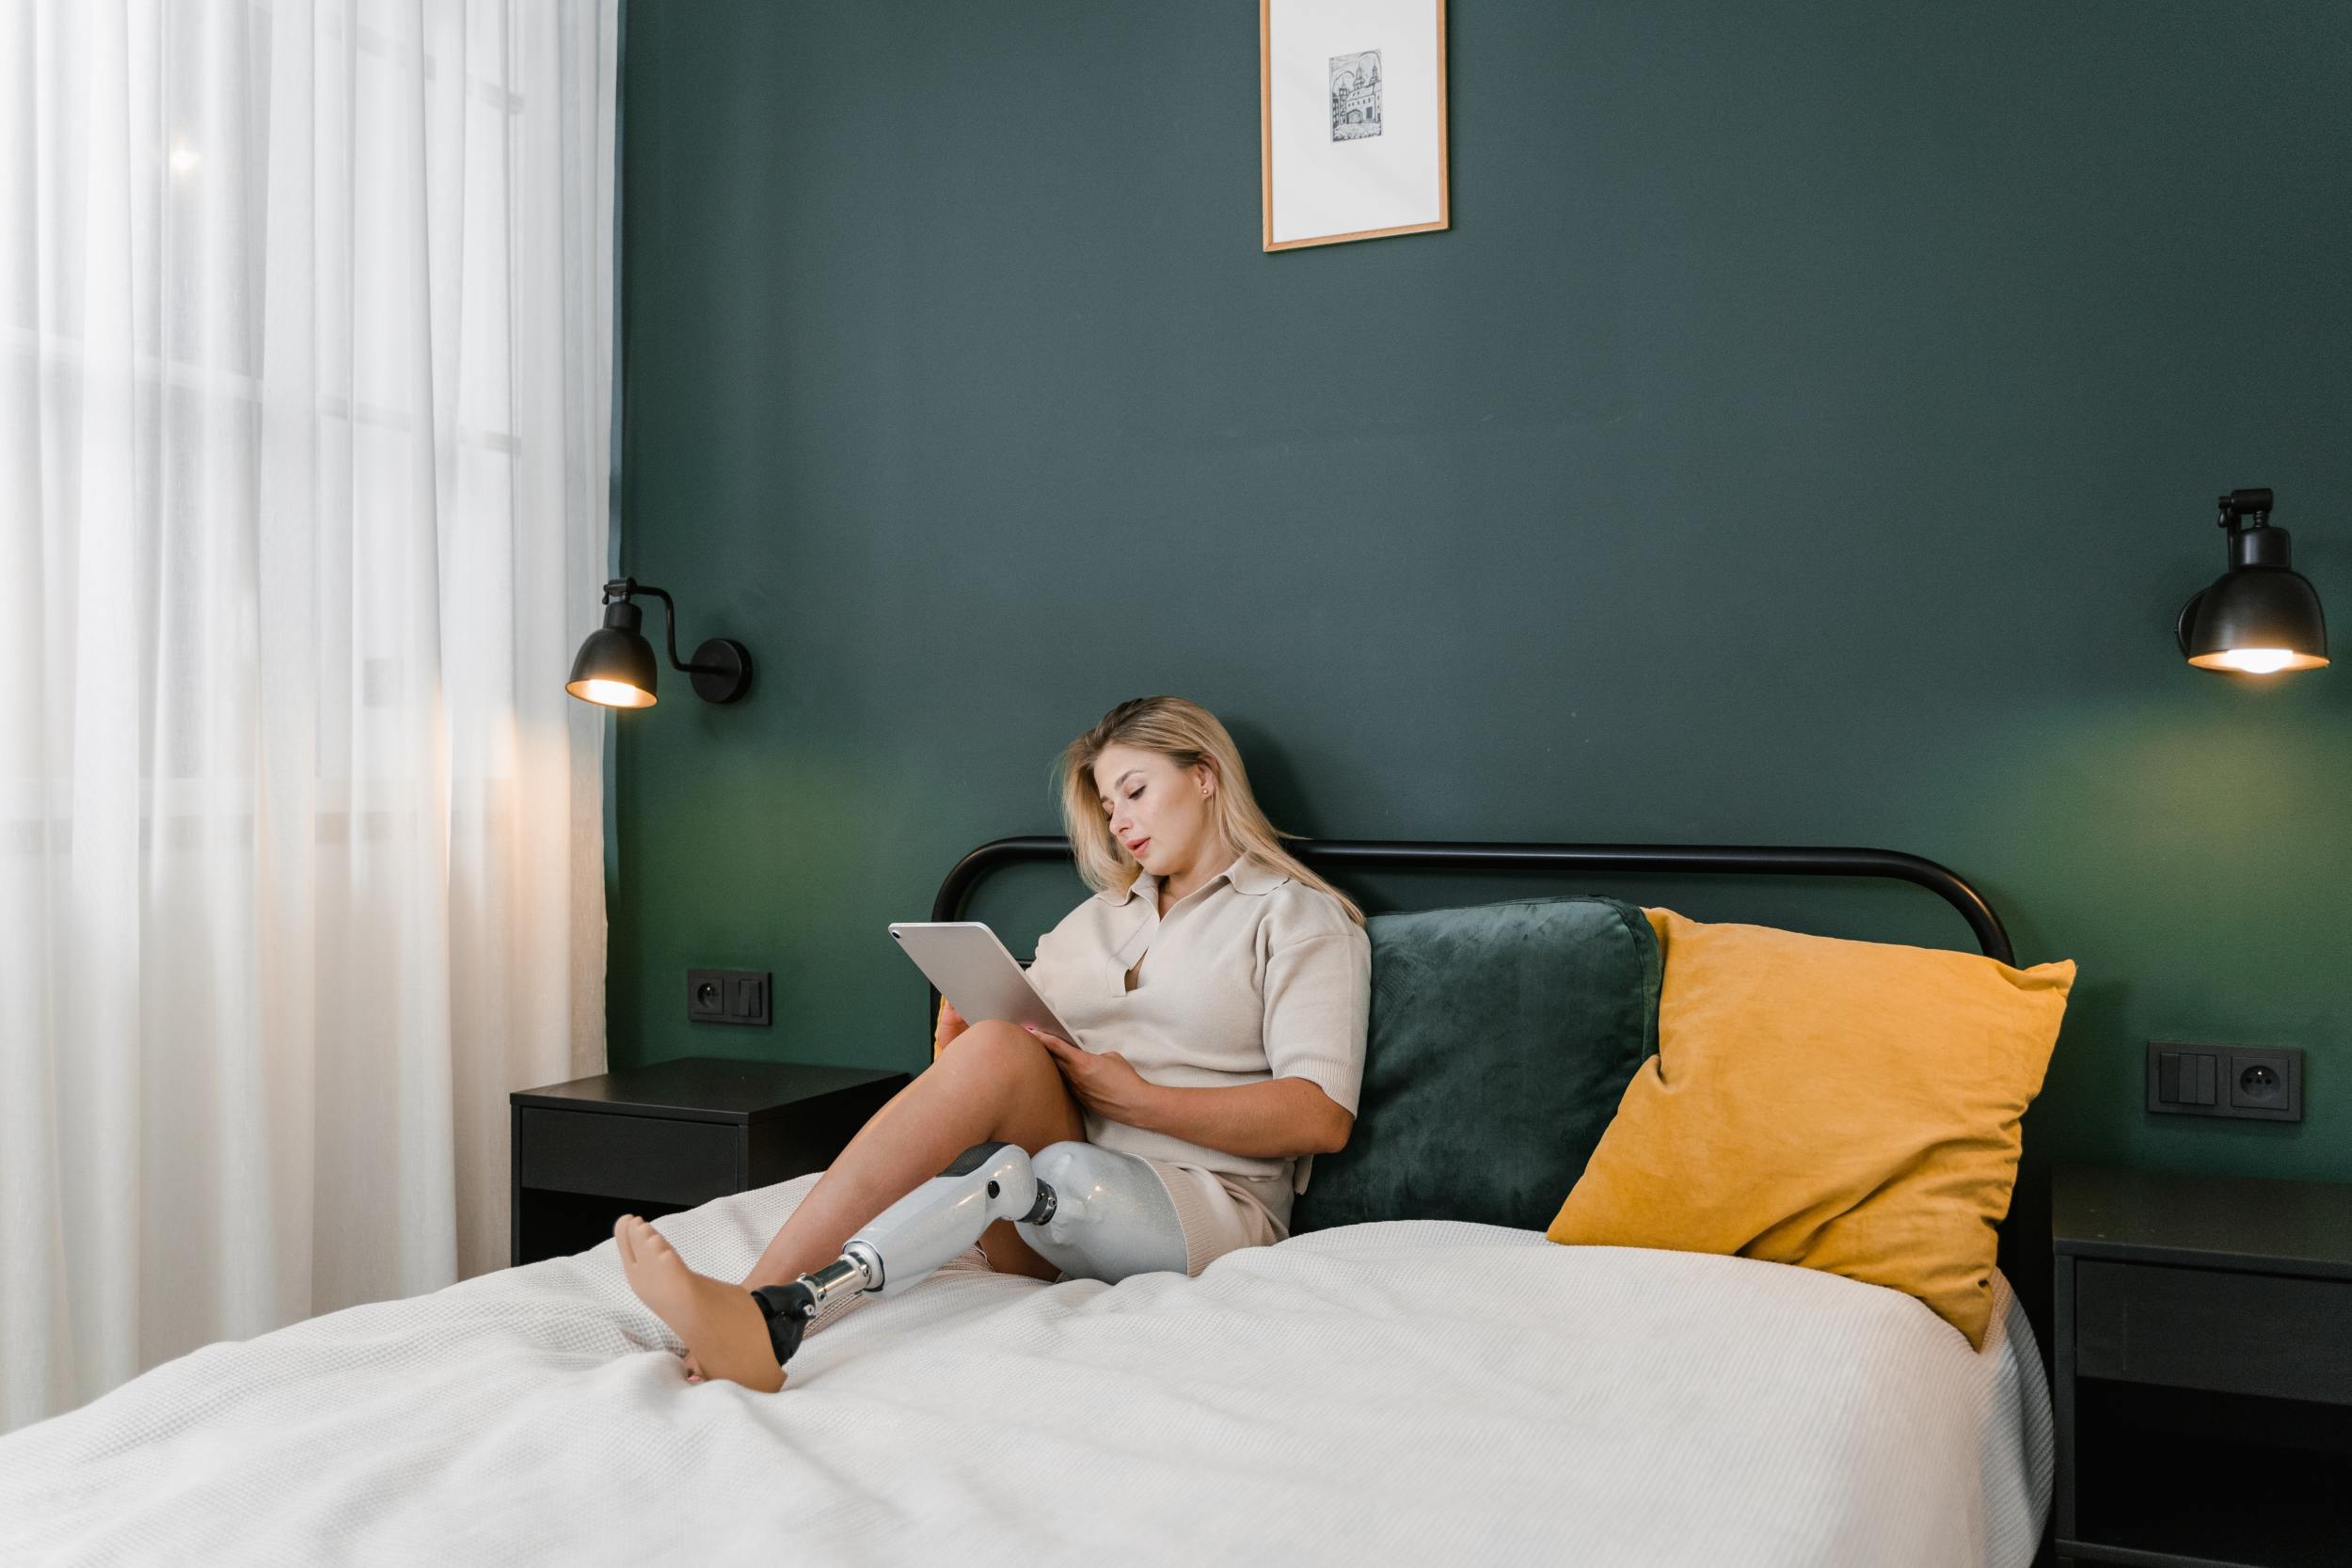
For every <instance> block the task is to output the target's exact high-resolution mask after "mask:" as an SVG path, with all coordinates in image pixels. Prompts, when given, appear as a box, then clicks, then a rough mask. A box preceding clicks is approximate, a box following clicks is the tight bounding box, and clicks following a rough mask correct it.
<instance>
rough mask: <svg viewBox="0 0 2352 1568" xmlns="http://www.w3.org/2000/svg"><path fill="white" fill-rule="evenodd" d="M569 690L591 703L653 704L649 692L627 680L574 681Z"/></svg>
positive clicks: (614, 705)
mask: <svg viewBox="0 0 2352 1568" xmlns="http://www.w3.org/2000/svg"><path fill="white" fill-rule="evenodd" d="M571 692H572V695H574V696H576V697H584V698H586V699H587V700H588V701H590V702H592V703H602V704H603V705H605V706H606V707H651V706H653V694H652V693H651V692H649V691H643V690H640V689H638V688H636V687H633V686H631V685H629V684H628V682H627V681H606V680H586V681H575V682H573V683H572V686H571Z"/></svg>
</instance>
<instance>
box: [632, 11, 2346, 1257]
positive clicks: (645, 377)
mask: <svg viewBox="0 0 2352 1568" xmlns="http://www.w3.org/2000/svg"><path fill="white" fill-rule="evenodd" d="M1661 12H1671V13H1673V14H1659V13H1661ZM1256 23H1257V17H1256V8H1255V6H1254V5H1252V4H1250V3H1249V0H1217V3H1216V4H1192V3H1187V4H1173V5H1171V4H1161V3H1146V0H1123V3H1117V4H1114V3H1109V0H1102V3H1094V4H1077V3H1068V4H1058V5H1049V4H1041V3H1036V0H989V3H987V4H972V3H969V0H955V3H947V0H939V3H930V4H884V3H880V0H875V3H868V4H860V5H849V6H844V5H837V4H836V5H788V6H787V5H771V4H752V3H742V4H716V3H711V4H687V3H682V0H659V3H649V0H637V3H636V4H634V5H632V6H631V7H630V8H629V9H628V47H627V55H626V70H625V79H624V82H623V91H624V94H625V112H626V117H627V119H626V126H627V132H626V151H625V166H624V180H625V186H624V189H625V223H626V230H625V234H624V241H623V252H624V277H623V284H624V289H625V291H626V292H625V296H624V314H625V321H626V342H625V345H624V355H625V366H626V380H625V387H624V398H625V403H624V409H623V426H624V455H623V464H624V473H623V485H624V505H625V521H624V530H625V531H624V542H623V547H622V554H623V559H624V562H625V563H626V565H627V568H628V570H629V571H631V572H633V573H634V574H636V575H637V576H638V577H640V578H644V579H645V580H649V581H652V582H656V583H660V584H661V585H663V586H665V587H667V588H669V589H671V590H672V591H673V592H674V593H675V594H676V595H677V596H678V599H679V602H680V604H681V606H682V608H683V611H684V617H685V623H684V624H685V632H686V636H687V638H688V640H689V641H690V644H691V641H694V640H699V639H700V638H703V637H706V636H711V635H716V634H720V633H726V634H731V635H735V636H738V637H740V638H742V639H743V640H744V641H747V642H748V643H749V644H750V645H751V647H752V649H753V651H754V653H755V656H756V657H757V659H758V663H759V684H758V687H757V689H756V690H755V693H754V695H753V697H752V698H751V699H750V700H749V701H748V702H746V703H745V704H743V705H740V706H738V707H734V708H715V707H710V706H707V705H703V704H700V703H697V702H696V701H694V700H693V699H692V698H691V697H690V696H688V695H687V694H686V692H685V689H684V683H683V682H682V681H680V680H677V679H675V677H673V678H672V681H671V682H670V684H669V685H666V686H665V692H666V693H667V694H666V695H665V697H664V700H663V702H662V704H661V705H660V707H658V708H656V709H654V710H653V711H651V712H648V713H643V714H637V715H631V716H628V717H624V718H618V719H615V720H614V721H612V722H614V723H615V724H616V725H617V726H618V728H619V731H620V735H621V741H620V754H619V759H618V767H617V788H618V792H619V800H618V807H617V811H616V820H617V824H618V828H617V832H618V844H617V855H616V862H617V881H616V883H615V886H614V888H613V890H612V989H611V1029H612V1059H613V1061H614V1062H615V1063H616V1064H625V1063H629V1062H635V1061H643V1060H648V1059H655V1058H660V1057H664V1056H671V1055H678V1054H685V1053H722V1054H759V1055H773V1056H778V1057H784V1058H789V1059H800V1060H830V1061H848V1062H865V1063H877V1064H890V1065H895V1066H903V1067H913V1066H914V1065H916V1064H917V1063H919V1062H921V1061H924V1060H926V1059H927V1056H928V1052H927V1047H926V1037H925V1035H924V1034H923V1032H922V1030H921V1027H920V1015H921V1011H922V997H923V990H922V984H921V979H920V976H919V975H917V974H915V973H914V970H913V968H912V967H911V966H909V965H908V964H907V963H906V962H905V960H904V959H903V958H900V957H899V956H898V954H897V953H896V952H895V951H893V949H892V946H891V944H890V942H888V940H887V939H886V937H885V936H884V935H883V929H882V928H883V926H884V924H885V923H886V922H888V921H890V920H893V919H905V918H920V917H922V916H924V915H925V914H926V912H927V911H928V909H929V906H930V896H931V894H932V891H933V890H934V888H935V887H936V886H937V884H938V881H939V879H940V877H941V876H942V874H943V873H944V872H945V871H946V868H947V867H948V866H949V865H950V864H951V863H953V862H954V861H955V859H956V858H957V857H958V856H959V855H960V854H961V853H962V852H963V851H964V850H965V849H967V848H969V847H972V846H974V845H976V844H977V843H979V842H981V841H983V840H985V839H989V838H993V837H996V836H999V835H1002V834H1006V833H1012V832H1052V831H1056V830H1057V826H1058V824H1057V819H1056V818H1055V817H1054V816H1053V815H1052V812H1051V808H1050V805H1049V801H1048V799H1047V795H1046V790H1045V780H1046V769H1047V767H1048V764H1049V762H1050V761H1051V759H1052V757H1053V755H1054V753H1055V752H1056V751H1057V749H1058V748H1059V747H1060V746H1061V745H1062V744H1063V743H1064V742H1066V741H1067V740H1068V739H1069V738H1070V737H1071V736H1073V734H1075V733H1077V732H1078V731H1079V730H1080V729H1082V728H1084V727H1085V726H1086V725H1088V724H1089V723H1090V722H1091V721H1093V720H1095V719H1096V718H1097V717H1098V716H1100V714H1101V713H1102V712H1103V710H1104V709H1105V708H1106V707H1108V706H1109V705H1112V704H1113V703H1115V702H1117V701H1119V700H1120V699H1122V698H1125V697H1129V696H1133V695H1137V694H1141V693H1147V692H1155V691H1173V692H1179V693H1183V694H1185V695H1188V696H1191V697H1193V698H1195V699H1196V700H1198V701H1200V702H1202V703H1204V704H1206V705H1208V706H1210V707H1211V708H1213V709H1214V710H1216V712H1217V713H1219V714H1220V715H1222V716H1223V717H1224V718H1225V719H1226V720H1227V721H1228V723H1229V724H1230V725H1231V726H1232V728H1233V730H1234V732H1235V733H1236V735H1237V736H1239V737H1240V739H1241V741H1242V743H1243V746H1244V748H1245V752H1246V753H1247V755H1248V762H1249V765H1250V768H1251V770H1252V774H1253V777H1254V778H1255V779H1256V781H1257V783H1258V785H1259V789H1260V794H1261V796H1262V798H1263V800H1265V802H1266V804H1267V807H1268V810H1269V812H1270V813H1271V815H1272V816H1274V818H1275V820H1276V822H1277V823H1278V825H1279V826H1281V827H1284V828H1286V829H1289V830H1291V831H1294V832H1302V833H1308V834H1312V835H1320V836H1328V837H1368V838H1386V837H1396V838H1432V839H1489V838H1492V839H1520V838H1524V839H1561V840H1576V841H1673V842H1695V843H1710V842H1713V843H1785V844H1865V845H1883V846H1887V847H1896V848H1901V849H1908V850H1912V851H1915V852H1916V853H1920V854H1924V855H1928V856H1930V857H1931V858H1933V859H1936V860H1939V861H1942V862H1944V863H1947V864H1949V865H1951V866H1952V867H1954V868H1955V869H1957V870H1958V871H1960V872H1961V873H1962V874H1963V876H1965V877H1967V878H1969V879H1972V880H1973V881H1975V882H1976V883H1977V884H1978V885H1979V887H1981V888H1982V889H1983V890H1984V891H1985V893H1986V895H1988V896H1989V897H1990V898H1991V899H1992V900H1993V901H1994V905H1995V907H1996V908H1997V909H1999V910H2000V911H2002V913H2003V914H2004V915H2005V916H2006V917H2007V919H2008V921H2009V924H2010V930H2011V933H2012V935H2013V936H2014V937H2015V939H2016V942H2017V946H2018V950H2019V953H2020V956H2021V958H2022V959H2023V960H2024V961H2026V962H2033V961H2039V960H2041V959H2044V958H2062V957H2064V958H2075V959H2077V960H2079V961H2080V963H2081V966H2082V974H2081V982H2080V985H2079V987H2078V989H2077V990H2076V992H2075V1002H2074V1007H2073V1009H2072V1011H2071V1012H2070V1014H2069V1018H2068V1023H2067V1028H2066V1031H2065V1036H2064V1038H2063V1039H2062V1040H2061V1042H2060V1044H2059V1047H2058V1054H2057V1058H2056V1061H2055V1063H2054V1065H2053V1067H2052V1070H2051V1073H2050V1078H2049V1082H2048V1085H2047V1089H2046V1091H2045V1094H2044V1096H2043V1100H2042V1103H2041V1105H2040V1106H2038V1107H2037V1109H2036V1110H2035V1112H2034V1114H2033V1116H2032V1117H2030V1118H2029V1120H2028V1123H2027V1136H2028V1148H2029V1159H2030V1160H2031V1161H2032V1162H2033V1164H2035V1165H2037V1166H2038V1165H2039V1164H2042V1163H2046V1162H2047V1161H2048V1160H2050V1159H2051V1158H2053V1157H2056V1158H2068V1159H2074V1158H2080V1159H2089V1160H2113V1161H2122V1162H2130V1163H2134V1164H2147V1165H2154V1166H2169V1167H2177V1168H2184V1169H2243V1170H2249V1171H2254V1172H2260V1173H2268V1174H2274V1175H2288V1176H2308V1177H2323V1178H2330V1179H2341V1180H2352V1048H2348V1047H2347V1043H2346V1034H2347V1026H2352V963H2348V962H2347V960H2348V959H2352V952H2348V951H2347V949H2348V948H2352V883H2348V882H2347V872H2352V662H2347V663H2345V664H2344V665H2342V666H2340V667H2339V668H2337V669H2334V670H2330V671H2328V672H2324V673H2319V674H2315V675H2306V676H2300V677H2286V678H2284V679H2282V680H2280V682H2278V683H2276V684H2271V685H2260V684H2249V683H2247V682H2242V681H2235V680H2232V679H2229V678H2226V677H2219V676H2214V675H2208V674H2203V673H2196V672H2193V671H2190V670H2189V669H2187V668H2186V667H2185V665H2184V664H2183V663H2182V662H2181V661H2180V659H2179V658H2178V657H2177V656H2176V655H2175V653H2174V650H2173V648H2172V644H2171V635H2172V618H2173V614H2174V612H2175V611H2176V610H2178V608H2179V606H2180V604H2181V601H2182V600H2183V599H2184V598H2185V597H2186V596H2187V595H2188V594H2190V593H2192V592H2193V591H2194V590H2196V589H2197V588H2199V587H2200V586H2201V585H2202V584H2203V582H2204V581H2205V580H2206V579H2208V578H2210V577H2212V576H2213V575H2214V574H2215V573H2216V572H2217V570H2218V569H2219V567H2220V563H2221V561H2222V546H2221V537H2220V534H2219V531H2217V529H2216V528H2215V527H2214V525H2213V520H2212V519H2213V499H2214V498H2215V497H2216V496H2217V495H2218V494H2219V493H2220V492H2222V491H2223V490H2226V489H2228V488H2231V487H2232V486H2235V485H2245V484H2270V485H2273V486H2275V487H2276V488H2277V490H2278V493H2279V496H2280V510H2279V512H2278V514H2277V516H2276V521H2277V522H2278V523H2279V524H2280V525H2282V526H2285V527H2287V528H2289V529H2291V530H2293V531H2294V533H2295V545H2296V559H2297V563H2298V564H2299V565H2301V566H2302V567H2303V569H2304V570H2305V571H2306V572H2307V573H2308V574H2309V575H2310V576H2311V577H2312V579H2313V581H2314V582H2315V583H2316V584H2317V585H2318V587H2319V589H2320V592H2321V594H2322V595H2323V597H2324V599H2325V600H2326V601H2327V602H2328V604H2329V605H2330V606H2331V607H2332V608H2334V609H2335V610H2336V611H2337V614H2338V616H2339V619H2340V621H2341V622H2344V623H2345V624H2352V450H2347V442H2346V436H2347V435H2352V430H2347V412H2348V411H2352V174H2348V173H2347V171H2348V170H2352V95H2347V94H2346V92H2345V91H2344V84H2345V83H2346V81H2347V80H2352V8H2347V7H2344V6H2341V5H2337V4H2333V3H2318V0H2314V3H2312V4H2309V5H2293V6H2288V5H2253V4H2232V5H2220V4H2199V5H2173V6H2159V5H2146V4H2137V3H2135V4H2110V5H2096V4H2070V5H2066V6H2051V5H2047V4H2044V3H2042V0H2034V3H2030V4H2017V5H2008V6H1984V7H1966V8H1963V7H1959V6H1952V7H1947V8H1941V9H1940V10H1938V11H1936V12H1934V13H1929V12H1927V11H1925V10H1924V9H1923V8H1916V7H1907V6H1906V7H1890V6H1886V5H1883V4H1881V3H1878V0H1869V3H1857V4H1851V5H1820V4H1804V5H1759V4H1753V3H1750V0H1737V3H1735V0H1721V3H1718V4H1714V5H1706V6H1701V5H1689V6H1682V7H1676V8H1664V7H1655V6H1643V5H1636V4H1633V3H1630V0H1625V3H1618V4H1607V5H1593V4H1563V3H1561V0H1455V4H1454V7H1453V19H1452V28H1451V34H1450V46H1451V51H1452V69H1451V75H1450V80H1451V91H1452V99H1453V102H1452V117H1451V125H1452V159H1453V163H1452V166H1453V178H1454V229H1453V230H1451V231H1449V232H1442V233H1436V234H1424V235H1416V236H1410V237H1406V238H1399V239H1390V240H1380V241H1374V242H1370V243H1365V244H1357V245H1338V246H1333V247H1328V248H1321V249H1311V250H1305V251H1296V252H1291V253H1286V254H1282V255H1278V256H1267V255H1265V254H1263V253H1262V252H1261V251H1260V249H1259V240H1258V222H1259V212H1258V194H1259V193H1258V107H1257V94H1258V74H1257V71H1258V60H1257V25H1256ZM2340 651H2343V650H2340ZM1384 885H1387V886H1389V887H1390V889H1391V893H1392V894H1393V895H1394V897H1396V898H1403V897H1407V896H1410V897H1426V896H1430V895H1432V890H1431V889H1430V888H1428V887H1426V886H1423V887H1422V888H1420V889H1402V884H1384ZM1400 889H1402V891H1399V890H1400ZM1448 891H1454V890H1448ZM1473 891H1484V890H1473ZM1630 891H1633V892H1636V893H1639V894H1642V895H1647V896H1650V897H1651V901H1659V900H1660V899H1668V900H1672V901H1675V902H1677V904H1678V905H1679V907H1682V908H1685V909H1686V910H1687V911H1689V912H1691V913H1693V914H1697V915H1701V916H1713V917H1716V918H1739V917H1746V918H1763V917H1764V916H1766V915H1772V916H1779V915H1781V914H1782V913H1783V912H1784V911H1787V912H1788V918H1789V919H1790V920H1791V921H1792V922H1793V921H1795V920H1796V919H1799V918H1802V919H1804V920H1805V921H1807V922H1808V923H1810V924H1811V925H1812V926H1813V927H1814V928H1817V929H1822V930H1828V931H1834V932H1836V933H1838V934H1847V935H1873V934H1877V935H1895V936H1898V937H1899V938H1900V939H1901V940H1923V941H1941V942H1955V943H1964V942H1965V931H1964V929H1963V928H1962V927H1960V925H1959V923H1958V921H1957V920H1956V919H1953V918H1951V917H1949V916H1947V915H1944V914H1941V913H1940V912H1939V911H1937V909H1936V908H1935V907H1934V906H1932V905H1931V904H1927V903H1925V902H1923V899H1924V895H1915V894H1912V893H1909V892H1907V891H1906V892H1902V893H1898V894H1881V895H1869V896H1860V895H1856V896H1854V897H1851V898H1849V897H1848V896H1847V895H1846V890H1839V891H1838V892H1837V893H1836V895H1824V894H1823V893H1820V892H1815V893H1812V894H1805V893H1803V892H1800V891H1797V890H1794V889H1791V888H1786V887H1780V886H1773V887H1768V888H1759V889H1755V890H1745V891H1743V890H1740V889H1733V888H1727V887H1717V886H1701V887H1688V886H1684V887H1677V888H1671V889H1665V890H1662V891H1661V890H1658V889H1650V888H1641V889H1633V890H1630ZM1503 892H1504V890H1503V889H1502V888H1500V887H1498V888H1496V889H1494V890H1493V892H1492V895H1495V896H1501V895H1502V894H1503ZM1082 893H1083V890H1082V889H1081V888H1079V887H1078V885H1077V884H1076V883H1075V881H1074V880H1068V881H1061V880H1049V881H1046V882H1039V883H1034V884H1033V885H1031V886H1029V887H1028V888H1027V889H1026V890H1025V891H1023V892H1021V893H1020V895H1019V896H1018V897H1014V898H1012V901H1011V902H1010V903H1008V902H1006V901H1005V898H1004V897H1002V896H1000V897H999V899H998V901H997V902H996V903H995V904H993V905H992V906H991V909H992V910H993V911H994V912H993V913H990V914H988V915H987V917H989V918H994V919H998V920H999V921H1001V922H1002V923H1003V924H1004V925H1005V927H1006V928H1007V932H1008V936H1009V940H1012V941H1013V942H1014V944H1015V946H1016V947H1018V948H1020V949H1021V950H1024V951H1025V943H1026V941H1027V940H1028V938H1030V937H1032V936H1033V935H1034V932H1035V930H1036V929H1037V928H1038V926H1039V925H1041V924H1042V923H1044V922H1046V921H1050V920H1051V919H1052V918H1054V917H1055V916H1056V915H1057V914H1058V913H1059V912H1060V911H1062V910H1065V909H1067V908H1068V907H1069V906H1070V905H1071V904H1072V903H1073V902H1075V900H1076V898H1077V896H1079V895H1081V894H1082ZM1008 896H1009V895H1008ZM1016 905H1017V906H1018V908H1017V909H1016V908H1015V906H1016ZM1758 911H1761V913H1759V912H1758ZM1800 911H1804V912H1800ZM690 964H716V965H740V966H746V967H756V968H763V969H772V970H773V971H774V972H775V974H776V1011H777V1016H778V1020H779V1022H778V1025H777V1027H776V1028H775V1029H774V1030H772V1031H767V1032H754V1031H745V1030H728V1029H723V1028H720V1027H716V1026H707V1025H704V1026H690V1025H688V1024H687V1023H685V1022H683V1013H684V1007H685V1001H684V972H685V970H686V968H687V966H688V965H690ZM2149 1037H2189V1038H2198V1039H2217V1040H2239V1041H2257V1042H2267V1043H2276V1044H2287V1045H2298V1046H2302V1047H2304V1048H2306V1049H2307V1050H2308V1051H2309V1052H2311V1053H2312V1059H2311V1063H2310V1073H2309V1085H2308V1099H2309V1105H2310V1117H2309V1120H2308V1121H2306V1122H2305V1123H2303V1124H2302V1125H2300V1126H2293V1127H2278V1126H2269V1125H2252V1124H2241V1123H2220V1122H2198V1121H2185V1120H2182V1119H2178V1118H2153V1117H2149V1116H2147V1115H2146V1114H2145V1113H2144V1112H2143V1111H2142V1110H2141V1108H2140V1104H2141V1094H2142V1089H2141V1082H2140V1070H2141V1069H2140V1060H2141V1052H2142V1049H2143V1042H2144V1041H2145V1040H2146V1039H2147V1038H2149ZM2029 1182H2030V1176H2029ZM2028 1190H2030V1187H2029V1189H2028ZM2025 1203H2026V1198H2025V1197H2024V1196H2023V1195H2022V1194H2021V1210H2020V1212H2021V1213H2022V1212H2025V1208H2024V1207H2023V1205H2024V1204H2025Z"/></svg>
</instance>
